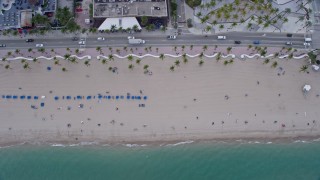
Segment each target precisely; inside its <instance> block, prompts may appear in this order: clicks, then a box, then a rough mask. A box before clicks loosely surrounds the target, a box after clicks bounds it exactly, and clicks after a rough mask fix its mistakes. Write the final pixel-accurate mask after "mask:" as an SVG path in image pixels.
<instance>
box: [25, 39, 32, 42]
mask: <svg viewBox="0 0 320 180" xmlns="http://www.w3.org/2000/svg"><path fill="white" fill-rule="evenodd" d="M33 41H34V39H26V42H33Z"/></svg>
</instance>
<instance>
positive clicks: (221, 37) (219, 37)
mask: <svg viewBox="0 0 320 180" xmlns="http://www.w3.org/2000/svg"><path fill="white" fill-rule="evenodd" d="M222 39H227V37H226V36H218V40H222Z"/></svg>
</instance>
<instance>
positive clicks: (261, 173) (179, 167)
mask: <svg viewBox="0 0 320 180" xmlns="http://www.w3.org/2000/svg"><path fill="white" fill-rule="evenodd" d="M11 179H17V180H24V179H27V180H29V179H30V180H38V179H39V180H51V179H52V180H56V179H58V180H64V179H66V180H73V179H74V180H82V179H86V180H90V179H108V180H109V179H120V180H121V179H130V180H171V179H172V180H173V179H174V180H179V179H181V180H191V179H201V180H202V179H208V180H209V179H210V180H220V179H227V180H233V179H234V180H249V179H254V180H260V179H261V180H320V142H317V141H312V142H303V141H298V142H286V143H257V142H256V143H254V142H251V143H248V142H245V143H240V142H231V143H230V142H229V143H222V142H202V143H185V144H184V143H178V144H174V145H161V146H160V145H153V146H136V145H126V146H124V145H113V146H108V145H86V146H84V145H80V146H59V145H55V146H52V145H19V146H12V147H3V148H0V180H11Z"/></svg>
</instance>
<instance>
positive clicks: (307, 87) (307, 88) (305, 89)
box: [303, 84, 311, 92]
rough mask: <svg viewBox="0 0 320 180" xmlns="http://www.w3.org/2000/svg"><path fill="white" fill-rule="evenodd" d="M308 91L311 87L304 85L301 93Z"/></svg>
mask: <svg viewBox="0 0 320 180" xmlns="http://www.w3.org/2000/svg"><path fill="white" fill-rule="evenodd" d="M310 90H311V86H310V85H308V84H306V85H304V86H303V91H304V92H308V91H310Z"/></svg>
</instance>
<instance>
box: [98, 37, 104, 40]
mask: <svg viewBox="0 0 320 180" xmlns="http://www.w3.org/2000/svg"><path fill="white" fill-rule="evenodd" d="M97 40H98V41H104V40H105V38H104V37H98V38H97Z"/></svg>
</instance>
